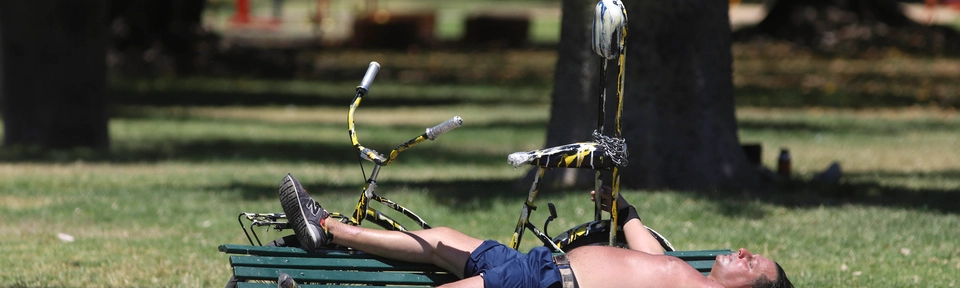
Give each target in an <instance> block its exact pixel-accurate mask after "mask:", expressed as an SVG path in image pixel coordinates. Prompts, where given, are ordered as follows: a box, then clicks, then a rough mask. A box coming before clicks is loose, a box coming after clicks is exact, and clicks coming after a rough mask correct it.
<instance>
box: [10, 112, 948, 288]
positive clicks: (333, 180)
mask: <svg viewBox="0 0 960 288" xmlns="http://www.w3.org/2000/svg"><path fill="white" fill-rule="evenodd" d="M345 108H346V107H345V106H344V107H334V106H329V107H328V106H312V107H286V106H284V107H225V108H204V107H193V108H190V107H186V108H161V107H154V108H144V107H120V109H117V110H118V112H117V113H116V114H119V115H123V116H118V117H116V118H114V119H113V120H112V121H111V124H110V132H111V135H112V136H111V137H112V139H113V140H112V144H113V148H112V151H111V155H107V156H103V155H101V156H91V157H88V158H82V157H81V158H80V159H81V160H77V159H68V160H62V159H59V158H47V159H46V160H41V161H27V160H23V159H19V158H17V157H16V155H11V154H10V153H12V152H9V151H8V152H5V153H7V154H4V155H3V156H4V157H6V158H5V159H10V160H9V161H7V162H4V163H3V164H0V203H2V205H0V213H3V215H5V216H6V217H5V221H2V222H0V243H3V244H2V245H0V253H2V254H3V255H4V257H2V258H0V266H2V267H6V268H5V269H2V270H0V286H14V287H17V286H30V287H35V286H87V287H91V286H94V287H103V286H107V287H129V286H189V287H201V286H202V287H210V286H219V285H222V284H223V282H224V281H225V279H226V278H227V276H228V274H229V271H228V270H229V265H228V264H227V258H226V256H225V255H223V254H221V253H219V252H217V250H216V246H217V245H219V244H222V243H246V241H247V240H246V238H245V236H243V233H242V232H241V230H240V229H239V227H237V226H238V225H239V224H238V223H237V219H236V215H237V214H238V213H239V212H241V211H248V212H275V211H279V209H280V208H279V205H278V203H277V200H276V194H275V193H276V187H277V184H278V183H279V180H280V178H281V177H282V176H283V175H285V174H286V173H293V174H294V175H296V176H297V177H298V178H299V179H301V180H302V181H303V182H304V184H305V185H306V187H307V189H308V190H310V191H312V193H313V194H314V196H315V197H316V198H317V199H320V200H321V202H322V203H323V204H324V205H325V206H326V207H328V209H331V210H338V211H348V210H347V209H351V207H352V205H353V203H352V201H355V200H354V199H355V197H356V196H357V195H356V194H357V193H359V188H360V186H361V184H362V179H363V178H362V177H363V176H362V174H361V170H360V168H359V166H358V164H357V161H356V159H355V158H354V157H353V156H352V154H351V152H350V146H349V140H348V138H347V133H346V123H344V122H345V121H344V120H345V113H346V109H345ZM547 108H548V107H547V106H545V105H543V104H524V105H499V106H497V105H494V106H489V105H457V106H431V107H417V106H411V107H401V108H388V107H369V108H368V109H361V110H360V112H358V121H357V122H358V123H357V125H358V131H359V133H360V139H361V141H362V142H363V143H364V144H365V145H368V146H370V147H373V148H375V149H380V150H382V151H385V150H388V149H390V148H392V147H393V146H394V145H395V144H399V143H400V142H402V141H404V140H407V139H408V138H410V137H413V136H415V135H416V134H418V133H421V132H422V129H423V128H424V127H427V126H430V125H433V124H435V123H439V122H440V121H443V120H446V119H447V118H449V117H450V116H452V115H460V116H462V117H463V118H464V119H465V123H466V124H465V126H464V127H462V128H460V129H458V130H454V131H453V132H451V133H449V134H446V135H444V136H442V137H441V138H440V139H438V140H437V141H434V142H428V143H424V144H422V146H417V147H415V148H414V149H411V150H409V151H407V152H405V153H404V154H402V155H401V157H400V158H399V160H398V161H397V162H396V163H395V164H394V166H389V167H387V168H386V169H385V170H384V171H383V172H382V173H381V178H380V180H381V181H380V184H381V185H380V188H379V190H378V191H380V192H381V193H382V194H383V195H385V196H387V197H389V198H392V199H393V200H395V201H398V202H400V203H402V204H405V205H406V206H408V207H410V208H412V209H414V211H416V212H418V213H419V214H420V215H421V216H423V217H424V218H426V219H427V220H428V221H430V222H431V223H432V224H434V225H442V226H452V227H455V228H460V229H463V230H464V231H469V233H470V234H472V235H474V236H477V237H480V238H492V239H496V240H501V241H506V240H509V237H510V234H511V231H512V229H513V225H514V224H515V221H516V217H517V216H518V215H517V214H518V211H519V209H520V207H521V204H522V201H523V197H524V192H525V189H524V188H521V187H515V186H513V184H514V180H515V179H517V178H519V177H520V176H521V175H522V174H523V173H524V170H522V169H521V170H514V169H513V168H512V167H511V166H509V165H508V164H507V163H506V161H505V155H506V154H508V153H510V152H514V151H521V150H527V149H535V148H538V147H540V146H541V145H542V143H543V140H544V127H545V123H546V120H547V110H548V109H547ZM738 116H739V118H740V125H741V131H740V134H741V140H742V141H744V142H759V143H762V144H763V145H764V159H763V162H764V164H765V165H766V166H767V167H772V166H773V163H774V161H775V160H774V158H775V154H776V152H777V150H778V149H779V148H780V147H786V148H789V149H790V151H791V152H792V154H793V157H794V161H793V163H794V170H795V171H796V172H797V179H798V181H796V183H792V184H788V185H787V186H782V187H781V188H782V189H781V191H780V192H777V191H770V192H769V193H781V194H784V193H797V194H798V195H801V196H802V197H813V198H812V200H811V199H808V200H802V199H801V200H789V199H790V198H789V197H786V198H772V199H787V200H761V198H757V199H754V198H749V199H743V198H739V197H719V196H704V195H700V194H691V193H683V192H670V191H627V192H626V195H627V198H628V200H630V201H631V202H633V203H635V204H636V205H637V206H638V207H639V208H640V211H641V215H642V217H643V219H644V221H645V222H647V224H649V225H652V226H654V227H655V228H657V229H658V230H660V231H661V232H663V233H665V234H666V235H668V237H669V238H670V239H671V240H672V241H673V243H674V244H675V245H676V246H677V247H678V248H680V249H715V248H739V247H741V246H742V247H747V248H751V249H753V250H755V251H757V252H759V253H763V254H765V255H769V256H770V257H771V258H773V259H776V260H778V261H779V262H780V263H781V264H783V266H784V267H785V268H786V269H787V270H788V273H790V275H792V278H793V281H794V283H795V284H797V285H798V286H799V287H824V286H826V287H837V286H852V287H897V286H920V287H928V286H947V287H949V286H951V285H956V284H955V283H956V282H955V281H956V280H955V279H956V277H955V275H957V273H958V272H960V245H958V244H957V243H958V242H957V241H956V239H957V238H960V230H958V229H956V228H957V227H960V218H958V217H957V215H956V214H957V212H958V211H960V204H956V201H957V200H958V198H960V197H958V196H957V194H956V193H957V191H958V189H960V155H958V153H956V152H955V150H954V149H955V148H956V147H960V146H958V144H960V136H958V135H960V118H958V116H957V114H956V113H955V112H953V111H949V110H941V109H927V108H904V109H883V110H850V109H768V108H750V107H741V108H739V109H738ZM18 159H19V160H18ZM58 159H59V160H58ZM831 161H839V163H841V165H842V166H843V168H844V171H845V173H846V174H845V177H844V179H843V180H842V182H841V184H840V185H825V186H824V185H820V184H815V183H807V182H806V181H807V180H809V179H810V177H812V175H813V174H814V173H816V172H818V171H819V170H822V169H824V168H825V167H826V166H827V165H828V164H829V163H830V162H831ZM366 171H367V173H369V166H368V167H367V170H366ZM824 191H826V192H824ZM845 191H854V192H849V193H852V195H854V196H858V195H859V196H863V197H864V198H856V197H854V198H850V197H847V196H844V195H842V194H843V193H845ZM831 193H838V194H841V195H830V194H831ZM914 194H915V195H922V196H924V197H926V196H931V197H933V198H930V199H929V200H925V199H922V198H921V199H917V197H915V196H914ZM587 199H589V198H587V197H586V194H585V191H546V192H544V193H541V198H540V199H539V201H538V202H539V203H546V202H548V201H549V202H555V203H556V204H557V205H558V208H559V210H560V215H561V219H559V220H557V221H556V222H554V223H552V224H551V232H553V233H556V232H558V231H559V229H560V228H562V227H569V226H572V225H574V224H576V223H579V222H582V221H585V220H586V219H587V218H589V217H590V216H588V214H590V213H589V212H588V211H587V209H588V207H589V206H588V204H587V203H586V201H588V200H587ZM949 201H952V202H953V203H943V202H949ZM817 203H819V204H817ZM537 213H539V214H536V213H535V214H534V216H535V217H534V223H542V221H543V219H544V217H545V216H544V215H543V214H546V213H540V212H537ZM260 232H261V235H266V236H265V238H272V237H279V236H281V235H283V234H278V233H275V232H265V231H260ZM66 235H69V236H66ZM61 237H63V238H67V237H69V238H72V241H65V240H63V239H61ZM526 240H527V241H525V242H524V249H529V248H530V247H533V245H534V242H533V241H532V240H533V239H526Z"/></svg>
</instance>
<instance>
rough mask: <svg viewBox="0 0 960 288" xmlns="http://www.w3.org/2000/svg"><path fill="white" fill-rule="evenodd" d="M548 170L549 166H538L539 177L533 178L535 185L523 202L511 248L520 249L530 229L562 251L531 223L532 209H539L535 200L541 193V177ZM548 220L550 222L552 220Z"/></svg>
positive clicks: (548, 245)
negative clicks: (522, 240)
mask: <svg viewBox="0 0 960 288" xmlns="http://www.w3.org/2000/svg"><path fill="white" fill-rule="evenodd" d="M546 171H547V168H544V167H537V177H536V178H535V179H534V180H533V185H531V186H530V192H529V193H528V194H527V200H526V202H524V203H523V208H522V209H521V210H520V219H519V220H517V227H516V228H515V229H514V231H513V238H512V239H511V240H510V248H513V249H514V250H518V249H520V239H521V238H523V233H524V231H526V230H527V229H530V231H531V232H533V234H534V235H536V236H537V239H540V241H541V242H543V245H544V246H547V247H550V248H551V249H553V251H554V252H561V251H562V250H560V246H557V244H556V243H553V239H550V236H547V234H546V233H544V232H543V231H540V229H538V228H537V226H534V225H533V224H530V211H533V210H537V206H536V205H534V204H533V201H534V200H536V198H537V194H539V193H540V179H542V178H543V175H544V174H545V173H546ZM551 220H552V219H551ZM547 221H548V222H549V221H550V220H547Z"/></svg>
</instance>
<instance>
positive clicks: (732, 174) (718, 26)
mask: <svg viewBox="0 0 960 288" xmlns="http://www.w3.org/2000/svg"><path fill="white" fill-rule="evenodd" d="M563 3H564V6H563V12H564V16H563V20H562V23H563V24H562V28H561V29H562V30H561V38H560V41H561V42H560V45H559V48H558V54H559V57H558V60H557V73H556V84H554V99H553V107H552V108H551V119H550V125H549V128H548V129H549V130H548V133H547V146H548V147H550V146H555V145H559V144H565V143H571V142H578V141H586V140H590V139H592V138H591V137H590V133H591V132H592V131H593V129H595V128H596V117H597V116H596V115H597V112H596V110H597V109H596V108H595V107H596V106H597V104H596V103H597V100H598V98H599V97H598V90H597V85H596V79H598V77H599V76H598V75H599V73H597V72H596V71H597V70H598V66H599V63H600V62H599V56H597V55H596V54H594V53H593V52H592V51H591V49H590V46H589V45H590V43H589V39H590V38H589V37H590V36H589V35H590V29H588V28H589V27H590V23H591V22H590V21H592V17H593V16H592V11H593V6H594V5H595V4H596V1H582V0H565V1H563ZM624 5H625V6H626V7H627V12H628V17H629V22H628V32H627V33H628V36H627V56H626V57H627V64H626V65H627V67H626V81H625V83H624V85H625V86H624V87H625V88H624V89H625V95H624V109H623V122H622V127H623V136H624V138H625V139H626V140H627V145H628V147H629V151H630V158H629V160H630V164H629V166H627V167H626V168H625V169H623V170H622V180H621V181H622V182H621V183H622V185H624V187H628V188H670V189H693V190H716V189H729V188H733V189H739V188H743V187H749V186H753V184H755V183H756V181H757V179H758V173H757V170H756V168H755V167H754V166H753V165H750V164H749V163H748V161H747V160H746V157H745V155H744V153H743V150H742V149H741V147H740V144H739V139H738V136H737V125H736V118H735V115H734V109H735V107H734V98H733V96H734V95H733V80H732V65H733V63H732V61H733V60H732V56H731V51H730V47H731V46H730V45H731V42H730V33H731V31H730V24H729V23H730V22H729V16H728V14H727V9H728V7H727V1H697V0H678V1H630V2H625V3H624ZM584 10H586V11H585V12H584ZM571 11H573V12H572V13H571ZM572 21H576V22H575V23H570V22H572ZM615 64H616V63H615V62H611V63H610V65H612V66H613V65H615ZM613 67H615V66H613ZM614 71H615V69H614ZM608 74H613V75H608V77H607V81H608V83H607V87H616V84H615V83H616V82H615V81H616V80H615V79H614V78H616V72H608ZM607 90H608V96H607V97H608V107H609V108H608V109H607V111H614V110H613V108H612V107H615V106H613V105H615V102H616V100H615V99H616V95H615V93H614V90H615V89H607ZM612 114H613V113H607V120H606V127H608V128H607V129H608V131H606V133H605V134H607V135H610V134H611V133H610V131H612V129H613V124H612V123H614V122H613V121H614V118H613V117H614V115H612ZM561 170H564V171H561ZM566 170H571V171H574V172H568V171H566ZM558 171H560V172H558ZM567 173H570V174H567ZM548 174H554V175H558V174H559V175H558V177H557V176H555V177H556V178H554V179H545V180H547V181H545V185H548V186H553V187H557V186H560V187H573V186H578V187H589V186H590V185H588V184H592V183H593V182H592V177H591V176H592V175H593V172H592V171H582V170H581V171H580V172H577V171H575V170H573V169H556V170H553V171H551V172H550V173H548ZM570 175H573V176H570Z"/></svg>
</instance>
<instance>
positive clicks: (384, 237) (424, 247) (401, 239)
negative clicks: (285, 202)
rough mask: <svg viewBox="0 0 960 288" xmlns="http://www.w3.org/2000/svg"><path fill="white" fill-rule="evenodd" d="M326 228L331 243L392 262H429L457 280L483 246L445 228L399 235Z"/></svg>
mask: <svg viewBox="0 0 960 288" xmlns="http://www.w3.org/2000/svg"><path fill="white" fill-rule="evenodd" d="M326 228H327V231H329V232H330V234H332V235H333V243H334V244H338V245H342V246H347V247H351V248H354V249H357V250H360V251H363V252H366V253H370V254H373V255H377V256H381V257H385V258H390V259H395V260H402V261H408V262H416V263H431V264H433V265H437V266H440V268H443V269H446V270H447V271H450V272H452V273H454V274H456V275H457V276H458V277H460V278H463V277H464V275H463V268H464V265H466V263H467V259H468V258H469V257H470V253H472V252H473V250H474V249H477V247H480V244H481V243H483V241H482V240H480V239H477V238H473V237H470V236H467V235H466V234H463V233H461V232H460V231H456V230H453V229H450V228H446V227H437V228H432V229H426V230H416V231H409V232H399V231H387V230H375V229H369V228H363V227H357V226H352V225H348V224H344V223H340V222H339V221H326ZM468 276H470V275H468Z"/></svg>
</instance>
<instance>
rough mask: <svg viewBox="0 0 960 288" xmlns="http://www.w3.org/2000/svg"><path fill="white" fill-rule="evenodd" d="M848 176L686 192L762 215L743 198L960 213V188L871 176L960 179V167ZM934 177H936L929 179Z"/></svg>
mask: <svg viewBox="0 0 960 288" xmlns="http://www.w3.org/2000/svg"><path fill="white" fill-rule="evenodd" d="M844 177H845V179H846V180H842V181H840V182H839V183H827V182H823V181H817V180H809V179H805V180H781V181H778V182H776V183H774V184H773V187H772V189H770V190H768V191H765V192H760V193H752V194H749V195H746V194H725V193H717V192H684V193H690V194H692V195H694V196H695V197H704V198H708V199H711V200H714V201H717V202H718V203H720V207H721V208H720V209H721V211H722V213H724V214H725V215H731V216H741V217H749V218H756V217H763V216H765V215H766V212H764V211H763V210H758V208H757V207H752V206H751V205H744V204H743V201H750V200H757V201H760V202H765V203H770V204H774V205H779V206H784V207H796V208H815V207H824V206H825V207H840V206H845V205H856V206H874V207H888V208H900V209H916V210H923V211H934V212H939V213H948V214H955V213H960V189H958V188H957V187H954V188H948V187H944V188H912V187H907V186H904V185H902V184H883V183H878V182H877V181H875V180H870V179H892V178H909V177H920V178H928V179H960V170H945V171H938V172H929V173H909V172H862V173H846V174H845V175H844ZM929 181H935V180H927V182H929Z"/></svg>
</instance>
